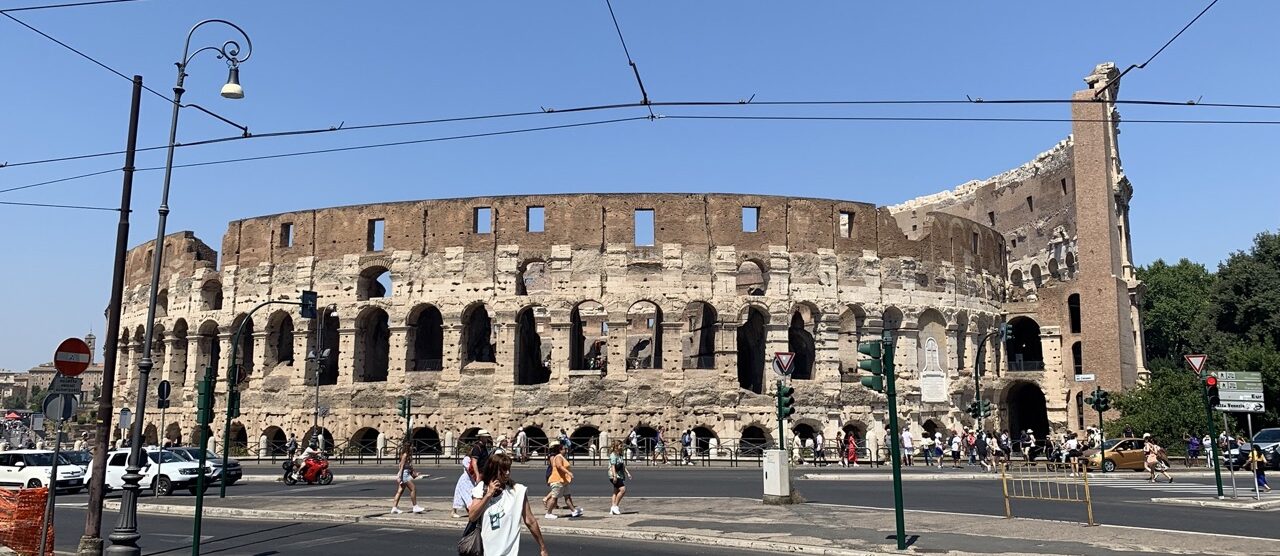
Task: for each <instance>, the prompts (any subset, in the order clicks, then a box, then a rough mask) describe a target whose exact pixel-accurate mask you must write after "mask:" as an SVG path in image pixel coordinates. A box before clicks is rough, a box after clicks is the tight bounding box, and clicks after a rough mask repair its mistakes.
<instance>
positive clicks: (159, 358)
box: [151, 323, 166, 369]
mask: <svg viewBox="0 0 1280 556" xmlns="http://www.w3.org/2000/svg"><path fill="white" fill-rule="evenodd" d="M165 351H166V350H165V345H164V325H163V324H161V323H156V325H155V327H154V328H153V329H152V330H151V360H152V361H153V362H154V363H155V368H157V369H159V368H161V366H162V365H164V359H165V357H164V354H165Z"/></svg>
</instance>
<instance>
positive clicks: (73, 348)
mask: <svg viewBox="0 0 1280 556" xmlns="http://www.w3.org/2000/svg"><path fill="white" fill-rule="evenodd" d="M53 366H54V368H56V369H58V372H60V373H62V374H63V375H64V376H76V375H78V374H80V373H83V372H84V370H85V369H87V368H89V344H86V343H84V340H81V339H80V338H67V339H65V340H63V341H62V343H61V344H58V349H57V351H55V352H53Z"/></svg>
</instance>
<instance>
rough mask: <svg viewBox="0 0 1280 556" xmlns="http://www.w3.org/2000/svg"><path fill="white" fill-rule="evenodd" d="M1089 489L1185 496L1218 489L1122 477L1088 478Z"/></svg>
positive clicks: (1204, 485) (1198, 484)
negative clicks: (1120, 489)
mask: <svg viewBox="0 0 1280 556" xmlns="http://www.w3.org/2000/svg"><path fill="white" fill-rule="evenodd" d="M1089 487H1090V488H1093V487H1105V488H1130V489H1135V490H1147V491H1159V492H1172V493H1185V494H1215V495H1216V494H1217V493H1218V487H1217V486H1215V485H1206V484H1202V483H1190V482H1188V483H1180V482H1177V479H1174V482H1172V483H1167V482H1163V481H1161V482H1157V483H1149V482H1147V480H1146V479H1140V478H1135V479H1129V478H1123V477H1098V476H1094V475H1090V476H1089ZM1228 488H1230V487H1228Z"/></svg>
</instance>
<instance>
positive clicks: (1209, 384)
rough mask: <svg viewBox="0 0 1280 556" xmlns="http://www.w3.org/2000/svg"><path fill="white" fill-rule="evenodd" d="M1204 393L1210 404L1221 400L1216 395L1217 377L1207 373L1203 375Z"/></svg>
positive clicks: (1212, 404) (1216, 403)
mask: <svg viewBox="0 0 1280 556" xmlns="http://www.w3.org/2000/svg"><path fill="white" fill-rule="evenodd" d="M1204 394H1205V397H1207V398H1209V405H1210V406H1215V407H1216V406H1217V405H1218V404H1219V403H1220V402H1221V400H1220V399H1219V397H1218V377H1216V376H1213V375H1209V376H1206V377H1204Z"/></svg>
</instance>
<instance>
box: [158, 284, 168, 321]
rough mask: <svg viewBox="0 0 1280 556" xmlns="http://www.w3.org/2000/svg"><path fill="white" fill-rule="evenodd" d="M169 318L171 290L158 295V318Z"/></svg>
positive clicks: (161, 291)
mask: <svg viewBox="0 0 1280 556" xmlns="http://www.w3.org/2000/svg"><path fill="white" fill-rule="evenodd" d="M167 316H169V290H160V293H158V294H156V318H159V317H167Z"/></svg>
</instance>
